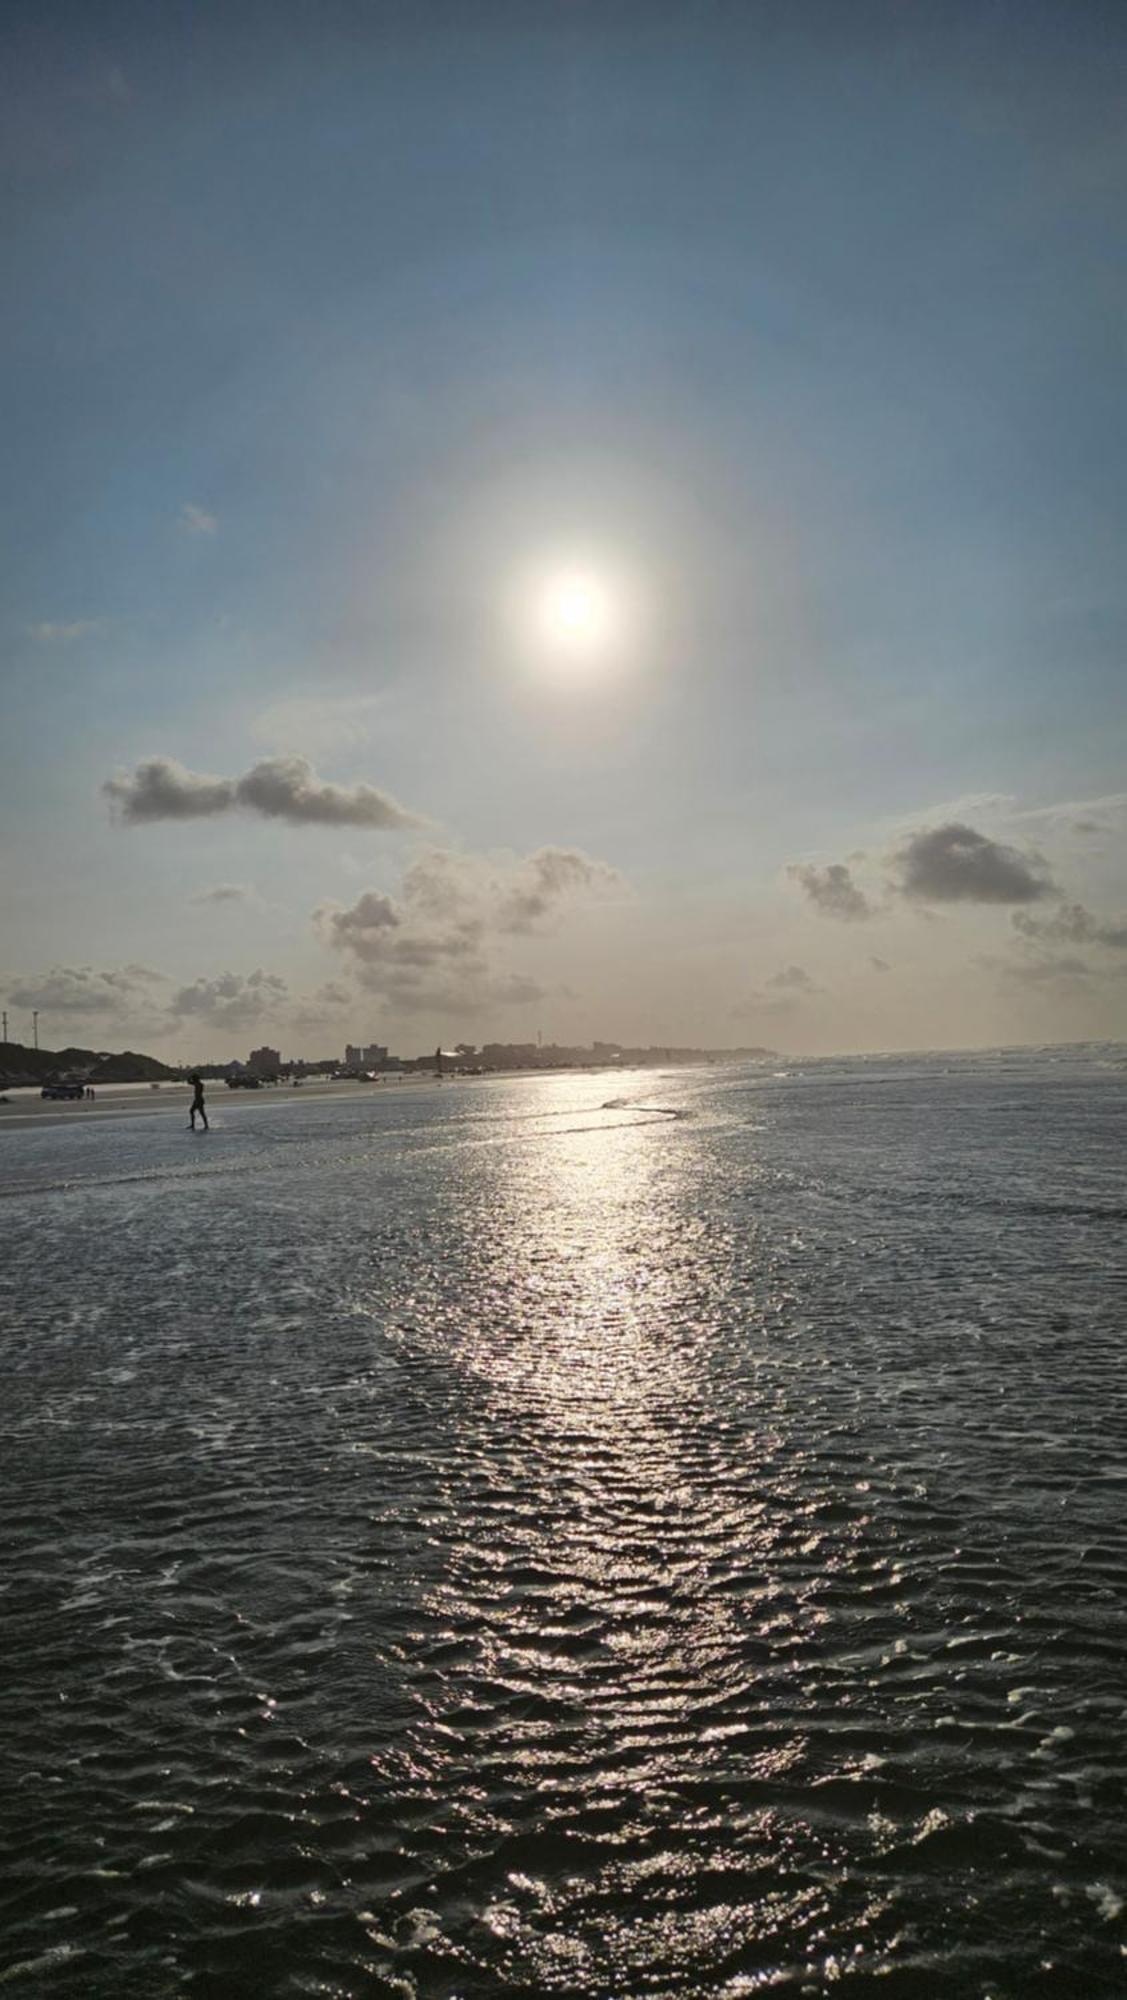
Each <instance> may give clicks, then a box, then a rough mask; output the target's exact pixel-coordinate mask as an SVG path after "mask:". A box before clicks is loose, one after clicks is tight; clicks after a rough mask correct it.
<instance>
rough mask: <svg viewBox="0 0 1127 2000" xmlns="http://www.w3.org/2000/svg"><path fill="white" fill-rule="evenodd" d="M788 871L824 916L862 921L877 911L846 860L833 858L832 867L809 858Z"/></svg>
mask: <svg viewBox="0 0 1127 2000" xmlns="http://www.w3.org/2000/svg"><path fill="white" fill-rule="evenodd" d="M787 874H788V875H789V876H790V877H791V878H792V880H793V881H795V882H797V883H798V884H799V887H800V888H801V889H802V891H803V893H804V894H805V895H806V896H808V897H809V899H810V901H811V902H812V903H813V905H814V908H815V909H816V910H817V911H818V913H819V915H820V916H823V917H836V918H838V919H839V921H840V922H842V923H847V924H848V923H861V922H863V921H864V919H865V918H866V917H871V916H874V915H875V914H876V913H875V910H874V907H873V905H872V903H871V902H870V901H869V899H868V897H867V896H866V895H864V894H863V892H862V891H861V890H860V889H859V888H858V887H857V884H856V883H855V882H854V880H853V877H852V875H851V874H850V872H849V869H848V868H847V867H846V865H845V863H844V861H833V862H831V863H830V865H829V867H828V868H813V867H810V866H808V865H807V864H806V863H805V862H800V861H796V862H793V863H792V864H791V866H790V867H789V868H788V869H787Z"/></svg>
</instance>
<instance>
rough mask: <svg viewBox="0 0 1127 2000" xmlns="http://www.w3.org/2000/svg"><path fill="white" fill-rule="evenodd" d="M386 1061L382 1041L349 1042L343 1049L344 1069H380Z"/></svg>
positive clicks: (385, 1051) (385, 1052) (385, 1050)
mask: <svg viewBox="0 0 1127 2000" xmlns="http://www.w3.org/2000/svg"><path fill="white" fill-rule="evenodd" d="M386 1061H387V1049H386V1048H385V1047H384V1044H383V1043H382V1042H357V1043H353V1042H349V1043H348V1045H347V1047H346V1049H345V1051H344V1067H345V1069H380V1068H381V1067H382V1066H383V1064H384V1063H385V1062H386Z"/></svg>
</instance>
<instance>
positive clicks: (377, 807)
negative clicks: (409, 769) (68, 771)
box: [102, 756, 425, 832]
mask: <svg viewBox="0 0 1127 2000" xmlns="http://www.w3.org/2000/svg"><path fill="white" fill-rule="evenodd" d="M102 791H103V793H104V794H105V796H106V797H107V798H108V799H109V801H110V805H111V808H112V809H113V810H114V811H116V812H119V813H120V815H121V817H122V819H123V820H125V821H127V822H128V823H129V824H130V825H144V824H149V823H152V822H153V821H156V820H182V819H211V818H214V817H216V816H217V815H218V814H220V813H228V812H233V811H235V810H237V809H238V808H243V809H244V810H246V811H248V812H254V813H258V814H259V815H260V817H262V818H263V819H281V820H285V821H287V822H288V823H289V824H290V825H291V826H302V825H305V826H357V827H367V828H369V829H371V830H373V831H378V832H405V831H408V830H411V829H414V830H415V831H418V829H419V828H421V827H422V826H423V825H425V821H423V820H422V819H420V818H419V817H418V815H417V814H415V813H412V812H408V810H407V809H406V807H405V806H401V805H399V804H398V802H397V801H396V800H395V799H393V798H391V797H390V795H389V794H388V793H386V792H381V791H377V789H376V787H375V786H374V785H367V784H359V785H334V784H329V783H326V782H325V781H324V780H323V779H321V778H319V777H318V776H317V774H316V772H315V771H314V769H313V767H312V765H311V764H310V763H309V761H308V759H307V758H305V757H296V756H295V757H263V758H260V759H259V761H258V763H257V764H254V765H252V767H251V769H250V770H249V771H246V772H244V773H243V775H242V777H239V778H219V777H210V776H207V775H205V774H203V773H201V772H198V771H189V770H187V769H186V768H185V767H184V765H183V764H178V763H177V762H176V760H175V758H172V757H150V758H148V759H146V760H145V761H144V762H142V763H140V764H138V765H137V767H136V770H135V771H134V772H133V773H132V774H125V775H118V776H117V777H114V778H107V779H106V781H105V783H104V784H103V786H102Z"/></svg>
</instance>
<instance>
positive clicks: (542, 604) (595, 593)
mask: <svg viewBox="0 0 1127 2000" xmlns="http://www.w3.org/2000/svg"><path fill="white" fill-rule="evenodd" d="M536 619H537V624H538V626H539V629H540V633H541V636H542V638H543V639H545V640H546V641H547V642H548V643H549V644H550V645H551V646H552V647H554V648H555V649H556V650H558V651H560V652H564V653H571V654H592V653H597V652H600V651H602V650H603V649H604V648H605V647H607V646H608V645H609V644H610V642H611V640H612V639H613V638H614V633H615V604H614V597H613V594H612V592H611V591H610V589H609V588H608V586H607V584H606V583H604V582H603V580H602V579H601V578H600V577H598V576H596V575H594V574H593V573H592V572H591V571H587V570H559V571H556V572H555V573H553V574H551V575H549V576H547V577H545V578H544V580H543V582H542V583H541V585H540V587H539V590H538V592H537V600H536Z"/></svg>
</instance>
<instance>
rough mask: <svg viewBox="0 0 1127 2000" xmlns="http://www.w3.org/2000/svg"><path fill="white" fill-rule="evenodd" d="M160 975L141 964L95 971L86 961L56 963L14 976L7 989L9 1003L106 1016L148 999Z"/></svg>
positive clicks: (125, 1012) (123, 1012)
mask: <svg viewBox="0 0 1127 2000" xmlns="http://www.w3.org/2000/svg"><path fill="white" fill-rule="evenodd" d="M163 977H164V975H163V974H162V973H159V972H153V971H152V970H151V969H150V968H149V967H148V966H145V965H125V966H119V967H116V968H113V969H110V970H105V971H97V970H95V969H94V968H93V967H92V966H89V965H79V966H70V965H57V966H54V967H53V968H52V969H51V971H50V972H41V973H35V974H33V975H32V976H31V977H30V978H24V979H17V980H16V981H15V982H14V983H13V984H12V985H11V986H10V987H9V988H8V992H7V1002H8V1005H9V1006H10V1007H24V1008H27V1009H29V1010H30V1009H33V1008H34V1009H38V1010H39V1011H41V1012H42V1013H50V1014H91V1015H95V1014H98V1015H103V1016H106V1017H107V1018H111V1017H122V1016H125V1015H128V1014H129V1012H130V1011H131V1010H132V1008H133V1007H134V1006H136V1005H137V1004H138V1003H139V1002H140V1003H145V1004H148V1003H150V1002H151V1000H152V988H153V987H154V986H156V985H159V984H161V983H162V981H163Z"/></svg>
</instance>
